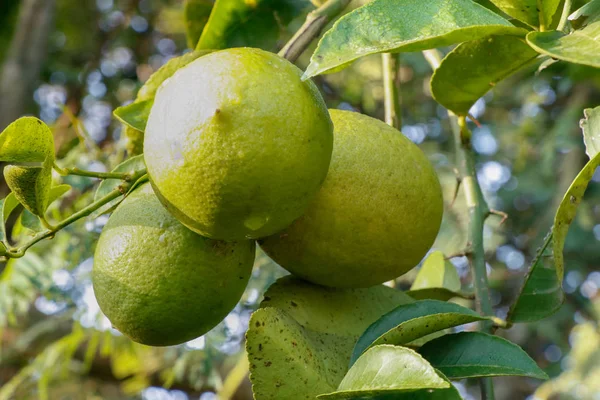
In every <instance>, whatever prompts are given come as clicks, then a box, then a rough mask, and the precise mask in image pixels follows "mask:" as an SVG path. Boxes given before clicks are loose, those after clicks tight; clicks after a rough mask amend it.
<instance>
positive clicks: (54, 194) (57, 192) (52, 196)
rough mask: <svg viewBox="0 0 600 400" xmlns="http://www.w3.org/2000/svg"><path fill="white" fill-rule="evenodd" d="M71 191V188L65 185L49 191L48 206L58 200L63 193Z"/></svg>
mask: <svg viewBox="0 0 600 400" xmlns="http://www.w3.org/2000/svg"><path fill="white" fill-rule="evenodd" d="M69 190H71V186H70V185H67V184H62V185H56V186H54V187H52V189H50V193H49V195H48V205H50V204H52V203H54V202H55V201H56V200H58V198H60V197H62V196H63V195H64V194H65V193H67V192H68V191H69Z"/></svg>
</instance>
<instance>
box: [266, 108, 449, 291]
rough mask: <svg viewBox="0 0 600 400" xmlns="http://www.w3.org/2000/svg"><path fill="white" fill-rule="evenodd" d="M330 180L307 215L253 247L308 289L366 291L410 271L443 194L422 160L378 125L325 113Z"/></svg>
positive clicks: (425, 245)
mask: <svg viewBox="0 0 600 400" xmlns="http://www.w3.org/2000/svg"><path fill="white" fill-rule="evenodd" d="M331 118H332V120H333V125H334V148H333V158H332V160H331V166H330V168H329V174H328V175H327V179H326V180H325V183H324V184H323V186H322V188H321V190H320V191H319V193H318V194H317V196H316V198H315V199H314V200H313V202H312V203H311V205H310V206H309V208H308V210H307V212H306V213H305V214H304V215H303V216H302V217H301V218H299V219H298V220H296V221H295V222H294V223H293V224H292V225H291V226H290V227H288V228H287V229H285V230H284V231H283V232H280V233H277V234H275V235H272V236H270V237H268V238H265V239H263V240H261V241H259V243H260V244H261V247H262V248H263V250H265V252H266V253H267V254H268V255H269V256H271V258H273V260H275V262H277V263H278V264H280V265H281V266H282V267H284V268H286V269H287V270H288V271H290V272H292V273H293V274H295V275H297V276H299V277H301V278H303V279H306V280H308V281H311V282H313V283H317V284H321V285H326V286H333V287H368V286H373V285H376V284H380V283H383V282H385V281H387V280H390V279H393V278H396V277H398V276H400V275H402V274H404V273H405V272H407V271H408V270H410V269H411V268H413V267H414V266H415V265H416V264H417V263H418V262H419V261H420V260H421V259H422V258H423V256H424V255H425V253H426V252H427V250H429V248H430V247H431V245H432V244H433V241H434V239H435V237H436V236H437V233H438V230H439V228H440V224H441V220H442V212H443V203H442V192H441V188H440V184H439V181H438V179H437V176H436V173H435V171H434V169H433V166H432V165H431V164H430V163H429V161H428V160H427V158H426V156H425V154H424V153H423V152H422V151H421V150H420V149H419V148H418V147H417V146H416V145H415V144H413V143H412V142H411V141H410V140H408V139H407V138H406V137H405V136H404V135H402V134H401V133H400V132H398V131H397V130H396V129H394V128H392V127H390V126H388V125H386V124H384V123H383V122H381V121H379V120H376V119H373V118H371V117H367V116H365V115H361V114H358V113H354V112H348V111H340V110H331Z"/></svg>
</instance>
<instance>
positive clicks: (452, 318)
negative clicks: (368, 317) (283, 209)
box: [350, 300, 487, 365]
mask: <svg viewBox="0 0 600 400" xmlns="http://www.w3.org/2000/svg"><path fill="white" fill-rule="evenodd" d="M485 319H487V318H486V317H482V316H480V315H479V314H477V313H476V312H475V311H473V310H471V309H468V308H465V307H462V306H459V305H458V304H454V303H446V302H443V301H437V300H421V301H417V302H414V303H410V304H405V305H401V306H399V307H396V308H395V309H394V310H392V311H390V312H389V313H387V314H385V315H384V316H382V317H381V318H379V319H378V320H377V321H375V322H374V323H373V324H372V325H371V326H369V327H368V328H367V330H366V331H365V332H364V333H363V334H362V335H361V337H360V338H359V339H358V341H357V342H356V345H355V346H354V350H353V351H352V358H351V360H350V365H352V364H353V363H354V362H356V360H357V359H358V358H359V357H360V355H361V354H363V353H364V351H365V350H367V349H368V348H369V347H372V346H376V345H379V344H394V345H403V344H408V343H410V342H412V341H413V340H416V339H419V338H421V337H423V336H426V335H429V334H430V333H433V332H437V331H440V330H442V329H446V328H451V327H454V326H459V325H463V324H467V323H470V322H475V321H482V320H485Z"/></svg>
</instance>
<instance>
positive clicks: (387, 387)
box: [318, 344, 451, 400]
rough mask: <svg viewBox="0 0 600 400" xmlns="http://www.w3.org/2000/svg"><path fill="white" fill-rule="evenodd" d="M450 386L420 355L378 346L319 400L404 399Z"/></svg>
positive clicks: (365, 355)
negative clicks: (416, 391) (422, 391)
mask: <svg viewBox="0 0 600 400" xmlns="http://www.w3.org/2000/svg"><path fill="white" fill-rule="evenodd" d="M450 387H451V384H450V383H449V382H448V381H446V380H445V379H444V378H443V377H441V376H440V375H438V373H437V372H436V371H435V369H434V368H433V367H432V366H431V365H429V363H428V362H427V361H426V360H424V359H423V358H422V357H421V356H420V355H419V353H417V352H415V351H413V350H411V349H407V348H406V347H400V346H391V345H385V344H384V345H379V346H375V347H373V348H371V349H369V350H367V351H366V352H365V354H363V355H362V356H361V357H360V358H359V359H358V360H357V361H356V363H355V364H354V365H353V366H352V368H351V369H350V371H348V373H347V374H346V376H345V377H344V380H342V382H341V383H340V386H339V387H338V389H337V390H336V391H335V392H333V393H328V394H323V395H321V396H318V398H319V399H332V400H337V399H363V398H364V399H372V398H386V397H389V398H401V397H400V396H401V395H402V394H404V393H407V392H412V391H415V390H419V389H447V388H450Z"/></svg>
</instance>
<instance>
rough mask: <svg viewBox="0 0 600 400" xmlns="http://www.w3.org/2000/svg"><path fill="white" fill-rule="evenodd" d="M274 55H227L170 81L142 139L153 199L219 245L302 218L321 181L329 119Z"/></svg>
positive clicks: (314, 95)
mask: <svg viewBox="0 0 600 400" xmlns="http://www.w3.org/2000/svg"><path fill="white" fill-rule="evenodd" d="M301 75H302V73H301V71H300V70H299V69H298V68H296V67H295V66H294V65H292V64H291V63H289V62H288V61H286V60H284V59H282V58H280V57H278V56H277V55H275V54H272V53H268V52H265V51H262V50H258V49H249V48H240V49H228V50H223V51H219V52H215V53H211V54H208V55H205V56H203V57H201V58H199V59H197V60H195V61H193V62H191V63H190V64H188V65H187V66H186V67H184V68H182V69H179V70H178V71H177V72H176V73H175V74H174V75H173V76H172V77H171V78H169V79H168V80H166V81H165V82H164V83H163V85H162V86H161V88H160V89H159V90H158V93H157V95H156V98H155V102H154V106H153V107H152V111H151V113H150V117H149V119H148V125H147V128H146V134H145V139H144V153H145V160H146V165H147V166H148V173H149V175H150V178H151V181H152V184H153V185H154V187H155V189H156V190H157V194H158V195H159V197H160V198H161V201H162V202H163V203H164V204H165V205H166V206H167V208H168V209H169V210H170V211H171V212H172V213H173V215H175V216H176V217H177V218H178V219H179V220H180V221H181V222H182V223H183V224H185V225H186V226H188V227H189V228H190V229H193V230H195V231H196V232H198V233H200V234H202V235H204V236H207V237H212V238H216V239H223V240H240V239H244V238H258V237H263V236H266V235H270V234H272V233H275V232H277V231H280V230H281V229H283V228H285V227H286V226H288V225H289V224H290V223H292V221H293V220H294V219H296V218H298V217H299V216H300V215H302V213H303V212H304V211H305V210H306V208H307V206H308V204H309V203H310V201H311V200H312V198H313V197H314V195H315V194H316V192H317V191H318V189H319V187H320V186H321V184H322V183H323V180H324V179H325V176H326V174H327V168H328V166H329V162H330V159H331V151H332V144H333V137H332V130H333V127H332V124H331V120H330V118H329V114H328V112H327V109H326V107H325V104H324V102H323V99H322V98H321V96H320V94H319V92H318V91H317V89H316V87H315V85H314V84H313V83H311V82H302V81H301V79H300V76H301Z"/></svg>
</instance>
